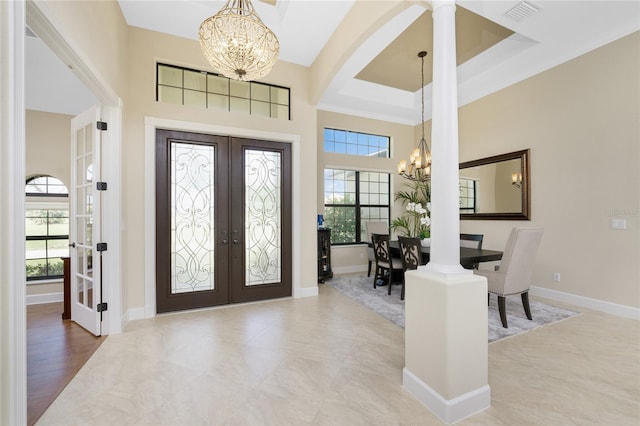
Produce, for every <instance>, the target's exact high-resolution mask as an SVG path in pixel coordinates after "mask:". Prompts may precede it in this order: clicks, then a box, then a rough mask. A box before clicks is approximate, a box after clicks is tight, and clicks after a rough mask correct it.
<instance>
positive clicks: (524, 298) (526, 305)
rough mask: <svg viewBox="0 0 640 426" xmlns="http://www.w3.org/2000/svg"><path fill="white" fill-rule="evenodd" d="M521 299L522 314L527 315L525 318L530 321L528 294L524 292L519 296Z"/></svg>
mask: <svg viewBox="0 0 640 426" xmlns="http://www.w3.org/2000/svg"><path fill="white" fill-rule="evenodd" d="M520 297H521V298H522V306H524V313H525V314H527V318H528V319H530V320H532V319H533V318H532V317H531V308H530V307H529V292H528V291H525V292H524V293H522V294H521V295H520Z"/></svg>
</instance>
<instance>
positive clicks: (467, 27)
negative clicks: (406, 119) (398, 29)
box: [356, 7, 513, 92]
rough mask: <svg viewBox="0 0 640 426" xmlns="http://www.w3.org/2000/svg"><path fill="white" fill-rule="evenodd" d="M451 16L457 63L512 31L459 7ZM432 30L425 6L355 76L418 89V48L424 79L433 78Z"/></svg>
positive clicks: (383, 83)
mask: <svg viewBox="0 0 640 426" xmlns="http://www.w3.org/2000/svg"><path fill="white" fill-rule="evenodd" d="M455 16H456V18H455V19H456V53H457V64H458V65H460V64H463V63H465V62H466V61H468V60H469V59H471V58H473V57H474V56H476V55H477V54H479V53H481V52H484V51H485V50H487V49H489V48H490V47H492V46H493V45H494V44H496V43H498V42H500V41H502V40H504V39H505V38H507V37H509V36H510V35H512V34H513V31H511V30H509V29H507V28H504V27H503V26H501V25H498V24H496V23H494V22H491V21H489V20H488V19H485V18H483V17H482V16H479V15H476V14H475V13H473V12H470V11H468V10H467V9H465V8H463V7H458V8H456V15H455ZM432 34H433V17H432V13H431V10H427V11H425V12H424V13H423V14H422V15H420V17H419V18H418V19H416V20H415V21H414V22H413V24H411V25H410V26H409V27H408V28H407V29H406V30H405V31H404V32H402V34H400V35H399V36H398V37H397V38H396V39H395V40H393V41H392V42H391V44H389V45H388V46H387V47H386V48H385V49H384V50H383V51H382V52H381V53H380V54H379V55H378V56H376V57H375V58H374V59H373V60H372V61H371V62H370V63H369V64H368V65H367V66H366V67H365V68H364V69H363V70H362V71H360V73H358V75H356V78H357V79H360V80H364V81H369V82H371V83H376V84H380V85H383V86H389V87H393V88H396V89H400V90H406V91H408V92H415V91H416V90H418V89H420V58H419V57H418V52H420V51H423V50H425V51H427V56H426V57H425V58H424V81H425V84H429V83H431V80H432V78H433V77H432V72H431V71H432V68H433V64H432V60H433V36H432Z"/></svg>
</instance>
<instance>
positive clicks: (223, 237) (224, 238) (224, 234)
mask: <svg viewBox="0 0 640 426" xmlns="http://www.w3.org/2000/svg"><path fill="white" fill-rule="evenodd" d="M228 243H229V241H227V231H222V245H223V246H226V245H227V244H228Z"/></svg>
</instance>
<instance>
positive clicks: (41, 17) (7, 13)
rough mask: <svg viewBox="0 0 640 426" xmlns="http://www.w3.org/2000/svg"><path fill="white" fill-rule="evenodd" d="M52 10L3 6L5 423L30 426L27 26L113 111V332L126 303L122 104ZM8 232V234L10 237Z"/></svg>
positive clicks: (1, 345) (0, 391)
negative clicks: (122, 270) (122, 285)
mask: <svg viewBox="0 0 640 426" xmlns="http://www.w3.org/2000/svg"><path fill="white" fill-rule="evenodd" d="M52 16H53V15H52V14H51V13H50V10H49V5H47V4H45V3H42V2H39V3H37V4H36V2H0V21H1V22H2V25H0V43H2V44H1V46H0V70H1V71H2V72H0V75H2V76H3V77H2V79H1V80H0V92H1V93H2V97H1V101H0V102H1V106H0V129H2V130H1V131H2V133H1V137H2V146H1V147H0V166H1V167H0V186H1V188H2V191H1V195H0V209H1V210H2V214H1V217H2V223H1V224H0V236H2V237H3V238H5V237H6V241H7V242H10V244H7V245H3V247H5V246H6V247H11V248H12V250H8V253H4V250H3V253H2V254H6V256H2V258H1V259H0V274H1V276H0V277H1V278H2V283H3V284H2V285H4V286H6V288H4V287H3V288H2V289H1V290H0V312H1V315H2V317H1V320H0V327H1V328H0V378H1V379H2V380H0V423H3V424H4V423H7V424H25V423H26V422H27V392H26V385H27V373H26V364H27V363H26V360H27V353H26V350H27V349H26V288H25V284H24V283H25V279H24V274H25V272H24V262H25V253H24V250H21V249H20V247H23V248H24V239H25V232H24V180H25V175H24V170H25V157H24V151H25V100H24V86H25V81H24V76H25V63H24V53H25V46H24V37H25V23H26V22H28V23H29V26H30V27H32V29H33V30H34V31H36V32H38V34H39V37H40V38H41V39H42V40H43V41H45V43H46V44H47V45H48V46H49V48H51V50H52V51H54V52H55V53H56V54H57V55H58V56H59V57H62V58H65V61H66V63H67V64H70V65H72V66H73V67H74V69H75V71H76V73H77V75H78V78H79V79H80V80H81V81H82V82H83V83H85V84H86V85H87V87H89V88H90V89H91V91H92V92H93V93H94V95H96V96H97V97H98V99H99V102H103V103H104V104H105V105H103V106H106V107H107V110H108V111H107V112H106V116H108V119H110V120H111V121H112V123H113V125H112V126H111V130H112V131H111V132H108V133H109V135H108V136H107V138H109V141H110V145H111V146H110V148H109V150H108V151H107V152H106V153H105V156H106V157H108V159H105V164H106V167H105V169H109V172H108V173H109V177H110V178H111V182H112V183H110V187H111V188H113V191H112V194H113V195H112V196H111V197H112V199H113V203H111V206H110V207H109V209H108V211H107V213H106V214H107V215H110V216H111V218H110V222H109V224H107V225H105V226H106V227H107V228H106V229H105V233H106V234H105V235H107V238H110V244H113V247H114V249H115V250H114V251H113V253H114V255H113V256H111V259H110V262H111V276H110V277H109V278H108V281H109V284H111V285H109V286H108V293H107V297H108V300H109V303H110V310H111V312H109V311H107V312H109V314H108V315H107V316H106V319H105V323H106V324H107V328H106V329H107V330H108V331H107V332H108V333H117V332H119V331H121V317H120V312H121V304H120V294H121V289H120V283H121V280H120V264H121V262H120V250H119V247H120V222H121V220H120V217H121V214H120V149H121V148H120V147H121V140H122V137H121V134H122V126H121V123H122V119H121V117H122V106H121V101H120V99H119V98H118V96H117V95H116V94H115V92H114V91H113V90H112V89H111V87H110V86H109V85H108V84H107V83H106V82H105V81H104V80H103V79H102V78H101V75H100V73H99V72H98V71H97V70H96V69H95V68H94V67H92V66H91V63H90V62H89V61H87V60H86V58H85V57H84V56H83V55H81V54H80V53H79V52H77V51H75V50H74V48H73V46H71V45H70V44H69V43H68V41H67V39H66V38H65V36H64V35H63V34H62V33H61V32H60V31H59V30H58V28H62V26H61V25H60V24H59V23H56V22H53V21H52V20H51V19H52ZM5 234H6V235H5Z"/></svg>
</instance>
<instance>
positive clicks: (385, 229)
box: [364, 222, 389, 277]
mask: <svg viewBox="0 0 640 426" xmlns="http://www.w3.org/2000/svg"><path fill="white" fill-rule="evenodd" d="M364 226H365V229H366V230H367V243H370V242H371V234H388V233H389V225H387V222H365V223H364ZM367 255H368V257H369V266H368V268H367V276H368V277H370V276H371V265H372V264H373V263H375V262H376V256H375V255H374V253H373V247H367Z"/></svg>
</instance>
